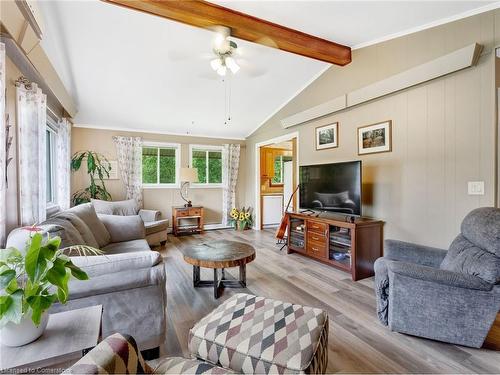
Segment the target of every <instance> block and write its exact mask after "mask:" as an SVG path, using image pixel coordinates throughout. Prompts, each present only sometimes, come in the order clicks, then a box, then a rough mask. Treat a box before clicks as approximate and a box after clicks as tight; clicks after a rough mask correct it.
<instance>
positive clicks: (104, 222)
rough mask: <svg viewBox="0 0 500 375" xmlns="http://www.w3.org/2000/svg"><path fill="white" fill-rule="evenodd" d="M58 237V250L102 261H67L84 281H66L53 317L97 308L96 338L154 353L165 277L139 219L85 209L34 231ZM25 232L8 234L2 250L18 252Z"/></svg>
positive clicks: (161, 326)
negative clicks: (127, 341)
mask: <svg viewBox="0 0 500 375" xmlns="http://www.w3.org/2000/svg"><path fill="white" fill-rule="evenodd" d="M38 226H39V227H40V228H41V229H42V231H43V232H45V233H48V234H50V235H51V236H60V237H61V240H62V244H61V247H68V246H71V245H80V244H85V245H89V246H92V247H95V248H99V249H102V250H103V251H104V255H99V256H87V257H85V256H72V261H73V263H75V264H76V265H78V266H79V267H82V268H83V269H84V270H85V271H86V272H87V273H88V275H89V276H90V280H87V281H79V280H71V281H70V288H69V290H70V300H69V301H68V302H67V303H66V304H65V305H55V306H54V307H53V310H52V311H53V312H57V311H64V310H72V309H76V308H81V307H86V306H92V305H98V304H100V305H103V321H102V324H103V325H102V335H103V337H106V336H108V335H110V334H113V333H115V332H121V333H127V334H130V335H132V336H134V337H135V338H136V340H137V343H138V345H139V348H140V350H147V349H156V348H157V347H158V346H159V345H161V344H163V343H164V341H165V329H166V311H165V309H166V303H167V296H166V275H165V267H164V263H163V259H162V257H161V255H160V254H159V253H158V252H155V251H151V249H150V247H149V245H148V242H147V241H146V239H145V228H144V224H143V221H142V219H141V217H140V216H138V215H134V216H113V215H99V217H98V216H97V214H96V212H95V210H94V207H93V206H92V204H91V203H87V204H83V205H80V206H76V207H73V208H71V209H69V210H66V211H63V212H60V213H58V214H56V215H55V216H53V217H51V218H49V219H47V220H46V221H45V222H43V223H41V224H40V225H38ZM28 237H29V232H28V231H26V230H23V229H22V228H20V229H16V230H14V231H12V232H11V233H10V234H9V236H8V239H7V246H8V247H10V246H13V247H16V248H18V249H24V248H25V244H26V241H27V239H28Z"/></svg>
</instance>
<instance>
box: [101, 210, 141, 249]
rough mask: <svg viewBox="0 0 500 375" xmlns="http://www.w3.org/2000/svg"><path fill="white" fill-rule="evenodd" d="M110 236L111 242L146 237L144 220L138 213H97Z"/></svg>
mask: <svg viewBox="0 0 500 375" xmlns="http://www.w3.org/2000/svg"><path fill="white" fill-rule="evenodd" d="M99 219H100V220H101V221H102V223H103V224H104V226H105V227H106V229H107V230H108V232H109V234H110V236H111V242H124V241H132V240H138V239H141V238H145V237H146V231H145V228H144V222H143V221H142V219H141V217H140V216H139V215H134V216H120V215H104V214H99Z"/></svg>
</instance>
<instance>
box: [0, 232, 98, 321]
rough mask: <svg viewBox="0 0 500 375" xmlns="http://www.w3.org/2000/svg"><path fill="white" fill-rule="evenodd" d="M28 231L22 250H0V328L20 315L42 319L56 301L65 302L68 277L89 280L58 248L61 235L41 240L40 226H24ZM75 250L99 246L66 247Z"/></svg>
mask: <svg viewBox="0 0 500 375" xmlns="http://www.w3.org/2000/svg"><path fill="white" fill-rule="evenodd" d="M25 229H26V230H29V231H30V232H33V234H32V235H31V237H30V239H29V241H28V243H27V246H26V249H25V252H24V254H23V253H22V252H21V251H19V250H18V249H15V248H12V247H11V248H8V249H3V250H0V328H3V327H4V326H5V325H7V323H9V322H11V323H13V324H20V323H21V320H22V319H23V318H25V319H26V318H28V319H31V320H32V321H33V324H34V325H35V326H39V325H40V323H41V322H42V319H43V316H44V313H45V312H46V311H47V310H48V309H49V308H50V307H51V306H52V304H53V303H54V302H56V301H59V302H60V303H63V304H64V303H66V301H68V297H69V289H68V281H69V279H70V278H71V277H74V278H76V279H78V280H88V278H89V277H88V275H87V274H86V273H85V272H84V271H82V270H81V269H80V268H79V267H77V266H75V265H74V264H73V262H72V261H71V259H70V258H69V257H68V256H67V255H66V254H64V252H65V251H66V249H65V250H62V249H60V248H59V247H60V245H61V238H59V237H53V238H47V239H46V240H43V236H42V234H41V233H39V231H40V229H39V228H34V227H31V228H25ZM68 250H70V251H75V252H76V253H79V254H81V253H84V254H91V255H96V254H99V253H101V251H100V250H98V249H94V248H91V247H88V246H75V247H70V248H68Z"/></svg>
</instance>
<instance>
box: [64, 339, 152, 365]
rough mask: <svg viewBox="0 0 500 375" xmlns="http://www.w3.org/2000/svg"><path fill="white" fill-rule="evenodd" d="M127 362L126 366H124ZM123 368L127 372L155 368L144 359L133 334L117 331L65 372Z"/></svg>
mask: <svg viewBox="0 0 500 375" xmlns="http://www.w3.org/2000/svg"><path fill="white" fill-rule="evenodd" d="M123 364H125V366H126V367H122V366H123ZM116 369H122V371H123V372H126V373H127V374H151V373H153V370H152V368H151V367H149V365H148V364H147V363H146V362H145V361H144V358H143V357H142V355H141V352H140V351H139V349H138V347H137V344H136V342H135V340H134V338H133V337H132V336H128V335H122V334H120V333H115V334H114V335H111V336H108V337H106V338H105V339H104V340H103V341H101V342H100V343H99V345H97V346H96V347H95V348H94V349H92V350H91V351H90V352H88V353H87V354H86V355H85V356H84V357H83V358H81V359H80V360H79V361H78V362H76V363H75V364H74V365H73V366H71V367H70V368H68V369H67V370H66V371H64V372H63V374H98V373H101V371H103V370H104V371H105V372H106V373H109V374H112V373H114V371H115V370H116Z"/></svg>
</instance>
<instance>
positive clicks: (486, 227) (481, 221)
mask: <svg viewBox="0 0 500 375" xmlns="http://www.w3.org/2000/svg"><path fill="white" fill-rule="evenodd" d="M460 229H461V232H462V235H463V236H464V237H465V238H467V239H468V240H469V241H470V242H472V243H473V244H474V245H476V246H478V247H480V248H481V249H484V250H486V251H488V252H490V253H492V254H495V255H496V256H497V257H500V208H495V207H481V208H476V209H475V210H472V211H471V212H470V213H469V214H468V215H467V216H466V217H465V218H464V220H463V221H462V226H461V228H460Z"/></svg>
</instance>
